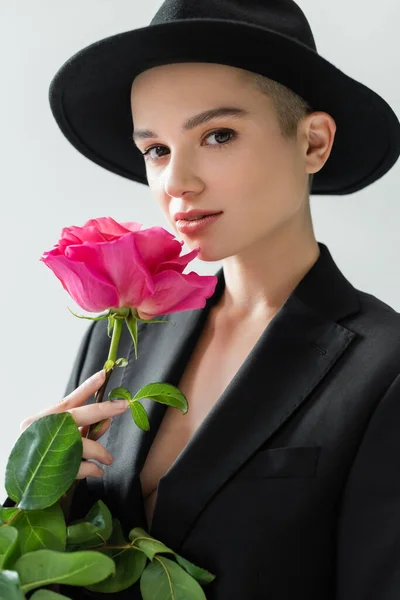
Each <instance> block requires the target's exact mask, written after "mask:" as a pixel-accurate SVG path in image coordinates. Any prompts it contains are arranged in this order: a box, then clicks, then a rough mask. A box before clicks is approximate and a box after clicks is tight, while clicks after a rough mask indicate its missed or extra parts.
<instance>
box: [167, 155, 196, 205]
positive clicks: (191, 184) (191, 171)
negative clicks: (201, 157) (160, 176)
mask: <svg viewBox="0 0 400 600" xmlns="http://www.w3.org/2000/svg"><path fill="white" fill-rule="evenodd" d="M202 188H203V184H202V182H201V179H200V177H199V175H198V173H197V172H196V167H195V165H194V164H193V161H192V160H191V159H190V158H189V157H184V156H182V157H177V156H176V157H174V158H171V160H170V162H169V164H168V166H167V167H166V169H165V180H164V191H165V193H166V194H168V196H170V197H171V198H181V197H182V196H184V195H188V194H189V195H190V194H198V193H199V192H201V190H202Z"/></svg>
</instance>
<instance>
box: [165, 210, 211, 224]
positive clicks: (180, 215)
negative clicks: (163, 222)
mask: <svg viewBox="0 0 400 600" xmlns="http://www.w3.org/2000/svg"><path fill="white" fill-rule="evenodd" d="M221 212H222V211H217V210H214V211H213V210H200V209H196V210H188V211H186V212H177V213H175V214H174V220H175V221H181V220H182V221H184V220H185V219H190V218H192V217H206V216H208V215H216V214H220V213H221Z"/></svg>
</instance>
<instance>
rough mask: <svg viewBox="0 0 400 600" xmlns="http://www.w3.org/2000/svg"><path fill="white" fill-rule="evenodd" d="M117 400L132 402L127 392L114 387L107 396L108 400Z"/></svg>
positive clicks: (121, 388)
mask: <svg viewBox="0 0 400 600" xmlns="http://www.w3.org/2000/svg"><path fill="white" fill-rule="evenodd" d="M117 398H122V399H123V400H128V401H131V400H132V396H131V393H130V391H129V390H127V389H126V388H123V387H116V388H114V389H113V390H111V392H109V394H108V399H109V400H116V399H117Z"/></svg>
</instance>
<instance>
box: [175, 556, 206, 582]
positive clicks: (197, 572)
mask: <svg viewBox="0 0 400 600" xmlns="http://www.w3.org/2000/svg"><path fill="white" fill-rule="evenodd" d="M175 558H176V562H178V563H179V564H180V565H181V567H183V568H184V569H185V571H187V572H188V573H189V575H191V576H192V577H194V578H195V579H196V580H197V581H198V582H199V583H201V585H206V584H207V583H211V582H212V581H214V579H215V575H213V574H212V573H210V571H206V569H201V568H200V567H197V566H196V565H194V564H193V563H191V562H189V561H188V560H186V558H183V556H180V555H179V554H176V552H175Z"/></svg>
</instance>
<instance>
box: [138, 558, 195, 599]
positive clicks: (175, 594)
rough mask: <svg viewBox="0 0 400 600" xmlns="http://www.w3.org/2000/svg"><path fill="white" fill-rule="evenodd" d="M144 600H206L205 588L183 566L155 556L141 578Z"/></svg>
mask: <svg viewBox="0 0 400 600" xmlns="http://www.w3.org/2000/svg"><path fill="white" fill-rule="evenodd" d="M140 591H141V593H142V597H143V600H206V596H205V594H204V591H203V589H202V588H201V586H200V585H199V584H198V583H197V581H196V580H195V579H193V578H192V577H190V575H189V574H188V573H186V571H185V570H184V569H182V567H180V566H179V565H177V564H176V562H174V561H172V560H170V559H169V558H166V557H165V556H155V557H154V560H153V561H152V562H151V563H149V564H148V565H147V567H146V568H145V570H144V571H143V575H142V577H141V579H140Z"/></svg>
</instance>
